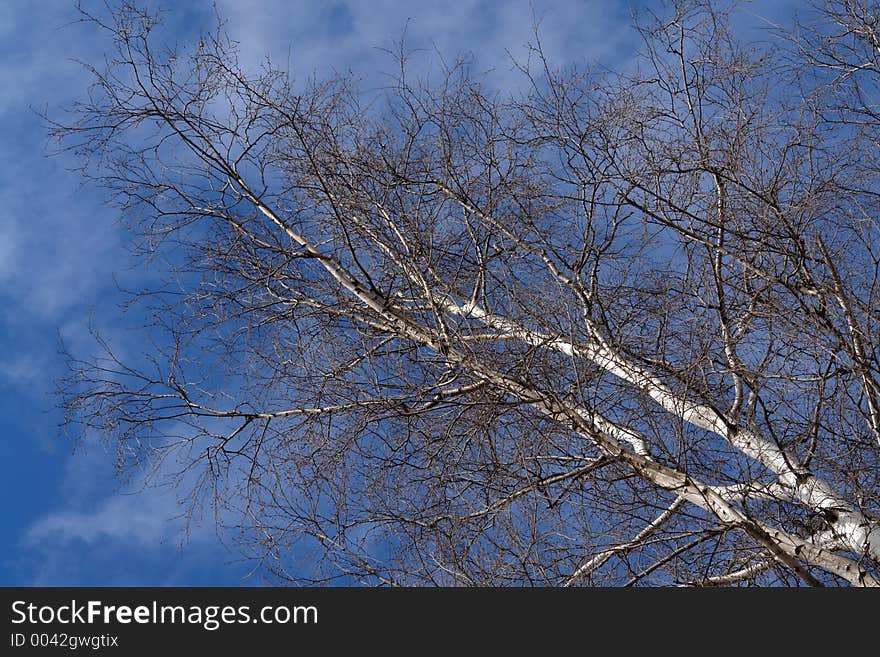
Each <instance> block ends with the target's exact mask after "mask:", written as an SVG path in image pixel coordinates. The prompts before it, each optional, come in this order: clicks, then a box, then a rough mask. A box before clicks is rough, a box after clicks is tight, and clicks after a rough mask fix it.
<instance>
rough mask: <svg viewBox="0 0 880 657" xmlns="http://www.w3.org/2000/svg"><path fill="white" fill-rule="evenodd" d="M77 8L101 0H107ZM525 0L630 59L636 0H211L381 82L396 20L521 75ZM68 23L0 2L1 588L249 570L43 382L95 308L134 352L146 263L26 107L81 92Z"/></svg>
mask: <svg viewBox="0 0 880 657" xmlns="http://www.w3.org/2000/svg"><path fill="white" fill-rule="evenodd" d="M110 1H111V3H112V2H113V0H110ZM84 4H85V6H86V7H89V8H94V10H95V11H98V12H100V11H102V9H101V7H102V4H103V3H101V2H89V1H86V2H85V3H84ZM153 4H155V3H153ZM213 4H214V3H212V2H209V1H202V0H190V1H189V2H187V1H184V0H182V1H179V2H173V3H168V6H169V7H171V9H170V11H169V13H168V14H167V15H166V22H167V29H166V31H165V32H164V34H165V35H166V37H167V38H169V39H171V40H174V41H178V42H180V43H186V42H187V40H190V41H193V42H196V41H197V40H198V34H199V32H200V31H207V30H209V29H210V28H211V26H212V21H213V9H212V5H213ZM532 4H534V6H535V9H536V11H537V14H538V16H539V17H540V19H541V28H542V40H543V43H544V46H545V50H546V51H547V53H548V54H549V55H550V57H551V59H552V60H554V61H556V62H558V63H560V64H562V63H565V62H570V61H585V60H586V61H590V60H597V59H598V60H601V61H603V62H604V63H606V64H608V65H611V66H614V65H616V64H619V63H620V62H621V61H625V60H626V59H628V58H629V57H630V56H631V54H632V51H633V48H634V41H633V36H632V34H631V33H630V32H629V31H628V30H627V27H628V24H629V13H630V10H631V8H632V5H633V4H634V3H631V2H624V1H621V2H614V1H612V0H607V1H602V0H580V1H578V0H535V1H534V2H533V3H529V2H528V0H514V1H510V2H501V1H489V0H483V1H478V0H463V1H458V0H445V1H442V2H436V1H422V2H418V3H413V2H404V1H398V0H379V1H375V2H368V1H362V2H358V1H356V0H349V1H347V2H330V1H320V0H217V1H216V5H217V7H218V9H219V12H220V14H221V15H222V16H224V17H225V18H226V19H228V28H229V31H230V32H231V33H232V36H233V37H234V38H235V39H236V40H238V41H239V42H240V47H241V56H242V63H243V64H244V66H246V67H247V66H255V65H258V64H259V62H260V61H261V60H262V59H263V58H264V57H265V56H266V55H271V56H272V58H273V59H274V60H276V61H288V60H289V61H291V63H292V65H293V68H294V70H295V72H296V74H297V75H298V76H306V75H310V74H312V73H315V74H317V75H318V76H319V77H321V76H322V75H328V74H331V73H332V72H333V71H337V72H346V71H349V70H350V71H352V72H353V73H354V74H355V75H357V76H358V77H360V78H361V79H362V80H363V81H364V82H365V83H366V84H370V83H372V82H375V83H376V84H381V81H382V75H381V73H382V71H383V70H388V69H389V67H390V64H391V62H390V61H389V59H388V57H387V55H384V54H382V52H381V50H380V48H381V47H383V46H389V45H391V43H392V41H393V40H394V39H396V38H397V37H399V36H400V35H401V33H402V31H403V29H404V27H406V29H407V41H408V43H409V44H411V45H413V46H415V47H421V48H426V49H431V48H432V47H433V48H436V49H437V50H438V51H439V52H440V53H442V54H444V55H447V56H454V55H455V54H457V53H460V52H468V53H472V54H473V55H474V57H475V61H476V63H477V68H478V69H481V70H486V71H491V74H490V75H491V79H492V81H493V82H494V83H495V84H497V85H499V86H502V87H503V86H507V85H511V84H514V80H515V77H516V76H515V74H514V73H513V72H512V71H511V64H510V60H509V56H508V54H507V53H506V51H510V52H511V53H512V54H514V55H518V54H521V53H523V52H524V46H525V44H526V43H527V42H528V41H529V40H530V38H531V28H530V22H531V11H532V10H531V5H532ZM792 4H794V0H778V1H777V2H773V3H760V5H756V9H755V11H758V9H757V7H759V8H760V11H761V12H762V13H764V14H777V15H778V14H780V13H785V12H786V11H787V9H786V8H787V7H790V6H792ZM75 19H76V12H75V11H74V2H73V0H39V1H37V0H3V1H2V2H0V88H2V89H3V93H2V94H0V155H2V162H3V166H2V167H0V345H2V346H3V348H2V349H0V436H2V437H3V440H4V441H5V442H6V450H5V458H4V459H2V460H0V487H2V498H3V500H4V501H5V502H4V520H5V522H3V523H2V525H0V527H2V529H0V584H2V585H236V584H245V585H252V584H259V583H261V582H262V580H261V578H260V577H259V575H253V576H250V577H249V573H250V571H251V565H250V564H247V563H243V562H241V561H240V559H239V558H238V555H237V553H236V552H235V550H234V548H227V547H225V543H226V542H227V541H226V538H227V537H225V536H223V535H222V534H218V533H217V532H216V531H215V528H214V526H213V524H212V522H211V520H210V519H208V521H207V522H202V523H198V524H196V525H195V526H193V527H191V528H190V531H189V533H188V534H187V535H184V533H183V531H182V525H181V522H180V521H179V520H178V519H176V517H177V516H178V513H179V510H178V500H177V498H176V497H175V494H174V491H172V490H169V489H166V488H162V487H156V486H151V485H149V484H148V482H145V481H144V480H143V479H142V478H141V477H140V476H138V475H137V474H135V475H134V476H133V477H131V478H130V480H128V481H121V480H120V479H118V478H117V477H116V476H115V475H114V458H115V457H114V453H113V450H112V449H110V448H105V447H104V446H103V445H102V443H101V441H100V437H99V436H95V437H94V439H90V440H88V441H86V443H84V444H80V445H77V446H76V448H75V449H74V444H73V443H72V442H71V441H70V439H68V438H67V437H65V436H64V434H63V432H62V431H61V430H60V429H59V422H60V420H61V417H60V414H59V413H58V412H57V410H55V409H54V405H55V399H54V398H53V395H52V391H53V389H54V388H55V385H56V381H57V379H58V377H59V376H61V375H62V374H63V373H64V363H63V359H62V358H61V356H60V355H59V353H58V351H59V336H60V337H61V338H62V339H63V340H64V342H65V344H66V345H67V346H68V348H69V349H71V350H72V351H73V352H74V353H78V354H81V355H82V354H86V353H88V351H89V350H90V349H92V348H93V343H92V341H91V338H90V337H89V334H88V326H89V321H91V322H92V324H93V325H94V326H95V327H96V328H98V329H99V330H100V331H101V332H102V333H104V334H105V335H107V336H108V337H110V338H111V339H112V340H113V341H114V344H117V345H123V347H124V348H126V349H132V350H134V349H138V347H139V344H138V332H137V327H138V326H139V325H140V324H141V323H142V321H141V318H139V317H138V316H137V312H133V313H128V314H127V315H123V314H122V313H121V312H120V311H119V310H118V308H117V303H118V302H119V300H120V299H119V295H118V293H117V291H116V284H115V283H114V277H116V278H117V279H119V280H121V281H122V282H123V283H125V284H135V283H137V282H139V281H142V280H143V279H145V278H146V277H147V276H149V275H150V274H149V272H146V271H144V270H143V269H142V268H141V266H140V265H138V264H137V263H134V262H133V261H131V260H130V259H129V257H128V255H127V252H126V249H125V245H126V239H127V237H126V235H125V233H124V231H123V229H122V228H121V227H119V226H118V225H117V224H116V219H117V217H116V213H115V211H114V210H113V209H112V208H109V207H107V206H105V205H103V204H102V199H101V193H100V191H99V190H97V189H95V188H94V187H90V186H83V185H82V183H81V180H80V179H79V177H78V176H77V174H76V173H74V172H71V171H69V169H70V167H71V166H73V165H74V164H75V162H74V161H73V160H71V159H70V158H69V157H68V156H66V155H61V156H56V157H53V158H48V157H46V153H47V143H46V136H45V132H44V130H43V128H42V127H41V123H40V120H39V118H38V117H37V115H36V114H35V113H34V112H33V111H32V110H31V108H32V107H33V108H48V109H49V111H50V113H52V112H53V111H56V110H57V108H58V107H59V106H61V105H64V104H69V103H70V102H71V101H72V100H74V99H76V98H77V97H79V96H80V95H81V94H82V93H83V91H84V90H85V87H86V84H87V82H88V75H87V73H86V71H85V70H84V69H83V68H82V67H81V66H80V65H78V64H76V63H75V62H73V61H72V58H76V59H80V60H84V61H96V60H97V59H98V58H100V57H101V55H102V53H103V52H104V50H105V49H106V48H107V46H108V44H107V43H106V41H104V40H103V39H102V38H100V35H99V34H98V33H97V32H96V31H95V30H94V29H91V28H89V27H88V26H84V25H82V24H71V21H74V20H75ZM426 61H427V60H426Z"/></svg>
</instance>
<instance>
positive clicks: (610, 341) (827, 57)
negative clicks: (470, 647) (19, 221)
mask: <svg viewBox="0 0 880 657" xmlns="http://www.w3.org/2000/svg"><path fill="white" fill-rule="evenodd" d="M85 18H86V19H87V20H89V21H92V22H94V23H96V24H98V25H100V26H101V27H102V28H103V29H104V30H105V31H106V34H107V35H108V36H109V38H110V39H111V40H112V44H113V50H112V53H111V54H110V55H108V58H107V60H106V62H105V63H104V64H102V65H101V66H97V65H96V66H95V67H94V68H92V73H93V85H92V87H91V88H90V89H89V90H88V94H87V96H86V97H85V98H84V99H82V100H81V101H80V102H78V103H77V104H76V105H75V106H73V107H72V108H71V110H70V111H69V113H67V114H65V115H64V116H62V117H60V118H59V119H58V120H57V121H56V122H54V123H52V130H53V133H54V135H55V136H56V137H57V138H58V139H59V140H60V143H61V145H62V146H63V147H64V148H66V149H69V150H71V151H73V152H74V153H76V154H77V155H78V156H79V157H80V158H81V161H82V162H83V173H84V174H85V175H87V176H89V177H90V178H92V179H94V180H96V181H97V182H98V183H99V184H101V185H103V188H104V189H106V190H107V194H108V197H109V198H112V199H113V200H114V201H115V202H116V203H117V204H118V206H119V208H120V211H121V216H122V220H123V221H124V223H125V224H126V225H127V226H129V227H130V228H131V229H132V231H133V234H134V243H135V244H137V245H138V246H139V247H140V248H141V249H142V250H143V254H144V256H145V257H146V258H148V260H150V261H153V262H159V261H162V262H165V263H166V264H167V266H168V267H169V268H170V271H171V273H170V274H169V276H168V279H167V283H166V284H157V285H155V286H154V287H152V288H150V289H148V290H146V291H144V292H141V293H139V294H137V295H136V298H135V299H134V301H135V302H137V303H141V304H144V305H145V307H147V308H148V309H149V312H150V316H151V317H153V318H154V320H155V321H154V322H153V323H152V326H151V333H150V335H152V336H153V342H152V343H151V346H150V348H149V349H148V350H146V351H147V353H145V355H144V357H143V358H140V357H137V356H136V355H132V354H128V355H127V356H126V357H123V356H121V355H117V354H116V353H115V352H114V350H113V347H112V345H111V344H109V343H108V342H106V341H100V344H99V346H100V348H99V349H96V352H95V354H94V355H93V356H90V357H83V356H78V357H73V356H71V358H70V365H71V370H70V375H69V377H68V378H67V380H66V381H65V383H64V386H63V395H64V403H65V407H66V409H67V417H68V422H69V425H70V427H71V428H72V429H73V430H75V431H76V432H78V433H80V434H81V433H83V432H88V431H98V432H100V433H101V435H103V436H105V437H106V438H107V440H110V441H112V443H113V444H114V445H116V447H117V450H118V454H119V462H120V466H121V467H123V468H124V467H126V466H131V465H134V464H138V463H143V462H145V463H149V464H151V465H152V466H153V467H159V466H158V464H160V463H163V462H164V463H166V464H169V463H170V464H172V465H173V466H174V467H176V468H177V469H178V471H179V472H178V474H179V478H178V482H179V485H180V487H181V488H180V494H181V498H182V499H183V500H184V501H185V502H186V507H185V509H184V511H186V512H193V510H194V509H196V508H198V507H199V506H200V505H205V504H207V505H210V506H212V507H213V508H214V509H215V510H216V513H217V518H218V520H219V521H220V522H223V523H225V524H227V525H232V526H233V527H234V528H236V529H237V530H238V532H237V535H238V536H240V537H241V541H242V549H243V550H244V551H245V552H246V554H247V555H248V556H249V557H251V558H253V559H255V560H256V561H257V562H258V563H259V565H260V566H261V567H262V569H263V570H264V571H265V572H267V573H270V574H271V575H272V576H274V577H277V578H279V579H280V580H284V581H288V580H289V581H295V582H299V583H365V584H386V585H421V584H439V585H468V586H473V585H522V584H534V585H553V586H575V585H685V586H712V585H735V584H761V585H769V584H776V585H779V584H782V585H842V584H849V585H854V586H876V585H877V584H878V583H880V525H878V513H880V480H878V475H880V469H878V466H880V360H878V359H880V356H878V354H880V264H878V263H880V223H878V217H880V212H878V201H880V186H878V174H880V169H878V166H877V153H878V150H877V145H878V141H877V136H878V127H880V121H878V117H880V109H878V102H880V97H878V94H877V82H878V80H880V77H878V73H880V69H878V62H880V42H878V40H877V39H878V26H880V15H878V13H877V9H876V6H875V5H874V4H873V3H870V2H868V1H867V0H865V1H864V2H856V1H846V2H835V3H829V4H827V5H824V6H823V7H821V8H820V9H819V11H817V12H814V13H812V14H810V15H809V17H807V18H804V21H805V22H804V23H803V24H802V25H801V26H800V27H798V28H796V27H795V26H791V27H790V28H785V29H783V30H782V32H783V34H782V36H781V37H772V36H770V35H767V37H766V40H765V41H763V42H760V43H755V42H747V41H744V40H742V39H740V38H738V37H737V35H736V34H735V33H734V31H733V30H732V29H731V28H730V23H731V19H730V15H729V14H728V13H726V12H724V11H720V10H718V9H716V8H713V7H712V5H711V4H709V3H702V2H696V3H684V2H682V3H675V4H672V5H670V6H667V7H665V8H664V10H663V12H661V13H659V14H658V15H652V14H647V15H643V16H641V17H640V18H639V19H638V21H637V23H636V26H635V28H634V29H635V30H637V31H638V34H639V35H640V37H641V47H640V51H639V55H638V58H637V61H636V62H635V63H634V64H633V65H627V66H625V67H622V69H621V70H619V71H617V72H608V71H605V70H601V71H597V70H591V69H590V68H588V67H580V66H571V65H564V66H562V67H558V66H557V65H556V64H555V63H553V62H550V61H548V58H547V57H545V56H544V53H543V50H542V46H541V41H540V32H539V31H537V32H536V36H535V40H534V43H533V46H532V48H531V51H530V55H529V57H528V59H527V61H520V62H517V63H516V66H517V68H518V71H519V73H521V76H522V85H521V86H520V87H519V88H518V89H517V90H498V89H492V88H491V87H489V85H488V84H487V82H486V81H485V80H484V79H482V78H480V76H477V75H475V74H473V72H472V67H471V66H470V64H469V62H468V61H467V60H466V59H463V60H460V61H457V62H454V63H452V64H446V65H444V67H443V69H442V75H439V76H438V75H433V76H430V77H428V78H427V79H419V78H415V77H413V75H412V74H411V68H410V67H409V66H408V62H407V60H406V57H404V56H401V57H400V58H399V62H397V64H398V67H397V70H398V73H397V75H396V76H395V77H394V79H393V82H391V83H390V84H389V85H388V87H387V88H385V89H382V90H381V91H379V92H375V91H372V92H365V91H362V90H360V89H359V88H358V85H357V84H356V82H355V81H354V80H352V79H350V78H344V77H342V78H339V77H335V78H328V79H318V78H314V79H309V80H299V79H296V78H295V77H294V76H293V75H292V74H291V73H290V72H289V71H285V70H282V69H279V68H275V67H273V66H270V65H266V66H265V67H264V68H262V69H261V70H256V71H248V70H243V68H242V67H240V66H239V64H238V61H237V56H236V49H235V44H234V43H232V42H231V41H230V40H229V39H228V38H227V37H226V36H225V35H224V33H223V30H222V25H221V27H220V28H219V29H218V30H217V31H216V32H214V33H212V34H211V35H209V36H205V37H203V38H202V40H201V41H200V42H199V43H197V44H185V45H182V46H181V47H179V48H177V49H173V50H171V49H167V47H165V46H163V45H162V41H161V38H160V36H157V35H160V33H161V30H160V29H159V27H158V26H159V23H158V21H157V19H156V18H155V17H154V16H152V15H151V14H149V13H147V12H145V11H142V10H140V9H137V8H135V7H131V6H128V5H122V6H120V7H118V8H117V9H115V10H114V11H113V12H112V16H110V17H109V18H108V19H104V18H102V17H93V16H88V15H86V16H85ZM167 470H168V466H167V465H166V466H165V468H164V470H163V471H165V472H167Z"/></svg>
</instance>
